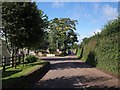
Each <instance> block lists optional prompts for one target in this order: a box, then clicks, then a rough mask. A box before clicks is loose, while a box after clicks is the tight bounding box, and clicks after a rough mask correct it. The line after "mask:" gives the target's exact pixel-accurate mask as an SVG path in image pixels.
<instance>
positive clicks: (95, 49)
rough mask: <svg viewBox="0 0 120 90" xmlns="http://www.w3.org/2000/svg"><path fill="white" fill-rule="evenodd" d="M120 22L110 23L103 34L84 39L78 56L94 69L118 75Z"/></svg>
mask: <svg viewBox="0 0 120 90" xmlns="http://www.w3.org/2000/svg"><path fill="white" fill-rule="evenodd" d="M118 22H120V20H119V19H116V20H113V21H110V22H109V23H108V24H106V25H105V26H104V28H103V29H102V32H101V33H97V34H96V35H94V36H92V37H90V38H84V39H83V42H82V43H81V46H80V48H79V49H78V52H77V56H78V57H80V59H81V60H82V61H84V62H87V63H89V64H90V65H92V66H94V67H97V68H100V69H101V70H104V71H107V72H111V73H113V74H115V75H118V70H119V65H118V64H119V51H118V43H119V42H118V35H119V25H118ZM119 75H120V74H119Z"/></svg>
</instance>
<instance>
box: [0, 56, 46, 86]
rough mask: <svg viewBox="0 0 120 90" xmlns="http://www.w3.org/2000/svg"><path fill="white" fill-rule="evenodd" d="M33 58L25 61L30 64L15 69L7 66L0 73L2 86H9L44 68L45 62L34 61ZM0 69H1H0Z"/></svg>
mask: <svg viewBox="0 0 120 90" xmlns="http://www.w3.org/2000/svg"><path fill="white" fill-rule="evenodd" d="M35 58H36V57H35V56H34V57H33V56H28V57H26V59H25V60H27V61H28V60H29V61H32V62H27V63H26V64H23V65H22V64H20V65H18V66H17V67H16V68H14V67H10V66H7V67H6V71H5V72H3V73H2V83H3V86H6V85H9V84H11V83H14V82H16V81H17V80H18V79H20V78H22V77H24V76H27V75H29V74H31V73H32V72H34V71H36V70H38V69H39V68H42V67H44V66H45V65H46V64H47V62H46V61H43V60H40V59H36V60H35ZM0 69H2V68H0Z"/></svg>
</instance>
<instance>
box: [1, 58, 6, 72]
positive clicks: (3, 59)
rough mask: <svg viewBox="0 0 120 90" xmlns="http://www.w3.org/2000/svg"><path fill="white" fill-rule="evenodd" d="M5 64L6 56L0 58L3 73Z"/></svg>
mask: <svg viewBox="0 0 120 90" xmlns="http://www.w3.org/2000/svg"><path fill="white" fill-rule="evenodd" d="M5 63H6V56H3V58H2V66H3V71H5Z"/></svg>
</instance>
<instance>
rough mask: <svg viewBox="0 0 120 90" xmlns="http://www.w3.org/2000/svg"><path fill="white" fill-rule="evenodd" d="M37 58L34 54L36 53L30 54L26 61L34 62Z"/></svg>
mask: <svg viewBox="0 0 120 90" xmlns="http://www.w3.org/2000/svg"><path fill="white" fill-rule="evenodd" d="M37 59H38V58H37V57H36V56H34V55H28V56H26V58H25V61H26V62H27V63H33V62H36V61H37Z"/></svg>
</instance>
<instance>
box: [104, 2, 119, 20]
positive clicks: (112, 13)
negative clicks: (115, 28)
mask: <svg viewBox="0 0 120 90" xmlns="http://www.w3.org/2000/svg"><path fill="white" fill-rule="evenodd" d="M102 11H103V15H104V16H105V17H106V18H109V19H114V18H116V17H117V16H118V12H117V8H114V7H112V6H110V5H108V4H106V5H104V6H103V10H102Z"/></svg>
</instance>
